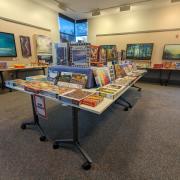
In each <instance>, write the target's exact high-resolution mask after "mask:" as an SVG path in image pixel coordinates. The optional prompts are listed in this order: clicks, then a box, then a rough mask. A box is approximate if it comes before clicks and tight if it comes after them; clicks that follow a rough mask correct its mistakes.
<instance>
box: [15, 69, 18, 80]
mask: <svg viewBox="0 0 180 180" xmlns="http://www.w3.org/2000/svg"><path fill="white" fill-rule="evenodd" d="M15 74H16V79H18V71H17V70H16V71H15Z"/></svg>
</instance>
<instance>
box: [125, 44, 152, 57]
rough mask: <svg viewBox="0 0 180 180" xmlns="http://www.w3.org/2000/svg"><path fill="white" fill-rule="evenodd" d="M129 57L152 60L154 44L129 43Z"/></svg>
mask: <svg viewBox="0 0 180 180" xmlns="http://www.w3.org/2000/svg"><path fill="white" fill-rule="evenodd" d="M126 51H127V55H126V58H127V59H133V60H151V57H152V51H153V44H152V43H146V44H128V45H127V50H126Z"/></svg>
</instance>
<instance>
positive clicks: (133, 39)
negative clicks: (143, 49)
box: [96, 31, 180, 64]
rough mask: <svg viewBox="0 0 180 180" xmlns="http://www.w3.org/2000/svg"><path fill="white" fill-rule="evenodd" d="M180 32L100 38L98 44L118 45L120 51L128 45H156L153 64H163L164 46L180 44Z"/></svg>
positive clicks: (97, 40)
mask: <svg viewBox="0 0 180 180" xmlns="http://www.w3.org/2000/svg"><path fill="white" fill-rule="evenodd" d="M177 34H179V35H180V31H174V32H157V33H144V34H129V35H117V36H100V37H97V39H96V44H99V45H101V44H102V45H103V44H116V45H117V48H118V50H126V45H127V44H131V43H154V49H153V55H152V64H155V63H161V62H162V54H163V49H164V44H174V43H175V44H178V43H179V44H180V37H179V38H177V37H176V36H177Z"/></svg>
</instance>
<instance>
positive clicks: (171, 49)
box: [163, 44, 180, 60]
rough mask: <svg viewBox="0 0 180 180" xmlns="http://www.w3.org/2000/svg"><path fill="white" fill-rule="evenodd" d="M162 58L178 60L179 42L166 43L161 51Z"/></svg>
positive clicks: (179, 52)
mask: <svg viewBox="0 0 180 180" xmlns="http://www.w3.org/2000/svg"><path fill="white" fill-rule="evenodd" d="M163 60H180V44H166V45H165V46H164V51H163Z"/></svg>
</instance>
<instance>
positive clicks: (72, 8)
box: [32, 0, 174, 19]
mask: <svg viewBox="0 0 180 180" xmlns="http://www.w3.org/2000/svg"><path fill="white" fill-rule="evenodd" d="M32 1H34V2H36V3H38V4H41V5H43V6H46V7H48V8H50V9H52V10H54V11H56V12H60V13H63V14H65V15H67V16H70V17H72V18H74V19H83V18H91V17H92V16H91V13H90V12H91V11H92V10H93V9H97V8H99V9H106V8H110V7H114V6H121V5H125V4H132V8H131V10H140V9H147V8H157V7H161V6H169V5H172V4H174V3H170V0H152V1H148V0H58V1H60V2H63V3H65V5H66V6H67V7H68V8H69V9H68V10H67V11H63V10H61V9H60V8H58V3H57V2H56V1H55V0H32ZM143 1H144V2H143ZM145 1H148V2H145ZM139 2H141V3H139ZM136 3H137V4H136ZM88 12H89V13H88ZM114 13H120V12H119V8H117V7H116V8H111V9H107V10H103V11H101V15H106V14H114Z"/></svg>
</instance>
